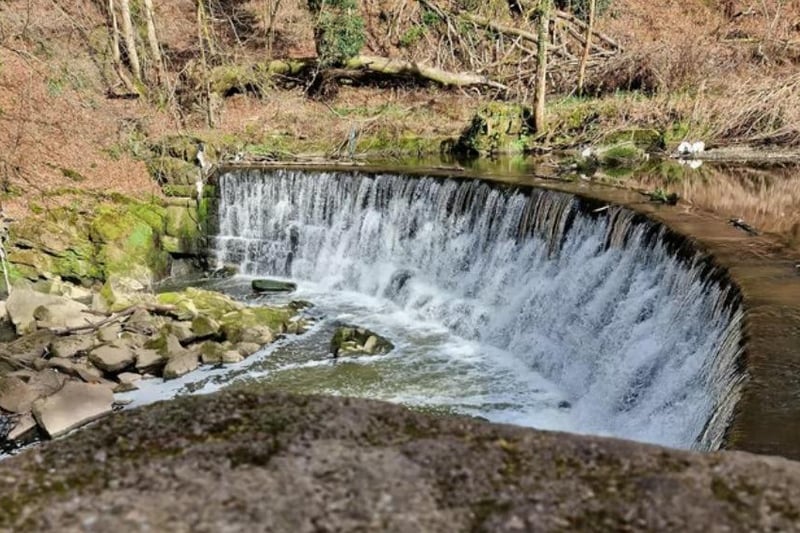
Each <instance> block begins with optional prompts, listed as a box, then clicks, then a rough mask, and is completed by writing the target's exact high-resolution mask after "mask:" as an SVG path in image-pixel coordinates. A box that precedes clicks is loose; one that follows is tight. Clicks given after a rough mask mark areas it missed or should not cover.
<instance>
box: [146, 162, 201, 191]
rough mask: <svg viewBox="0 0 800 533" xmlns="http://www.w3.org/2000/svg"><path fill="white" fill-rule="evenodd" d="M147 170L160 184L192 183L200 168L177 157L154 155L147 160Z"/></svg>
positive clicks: (195, 179)
mask: <svg viewBox="0 0 800 533" xmlns="http://www.w3.org/2000/svg"><path fill="white" fill-rule="evenodd" d="M147 170H148V171H149V172H150V175H151V176H152V177H153V179H155V180H156V181H157V182H158V183H159V184H160V185H167V184H169V185H194V183H195V182H196V181H197V178H198V176H199V175H200V174H199V173H200V169H199V168H198V167H196V166H195V165H194V164H193V163H189V162H187V161H184V160H183V159H178V158H177V157H169V156H162V157H154V158H152V159H150V160H149V161H147Z"/></svg>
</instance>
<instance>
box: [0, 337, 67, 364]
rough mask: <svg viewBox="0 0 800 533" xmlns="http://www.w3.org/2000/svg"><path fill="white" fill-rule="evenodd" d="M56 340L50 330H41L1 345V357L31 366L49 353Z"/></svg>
mask: <svg viewBox="0 0 800 533" xmlns="http://www.w3.org/2000/svg"><path fill="white" fill-rule="evenodd" d="M55 339H56V336H55V335H53V333H52V332H51V331H50V330H46V329H41V330H39V331H36V332H34V333H31V334H29V335H24V336H22V337H20V338H18V339H16V340H14V341H12V342H9V343H0V355H3V356H4V357H6V358H7V359H8V360H10V361H15V362H19V363H20V364H21V365H22V366H31V365H32V364H33V363H34V361H35V360H36V359H37V358H40V357H42V356H43V355H44V354H45V353H47V350H48V347H49V346H50V344H51V343H52V342H53V340H55ZM0 369H2V367H1V366H0Z"/></svg>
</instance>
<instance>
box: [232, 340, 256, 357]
mask: <svg viewBox="0 0 800 533" xmlns="http://www.w3.org/2000/svg"><path fill="white" fill-rule="evenodd" d="M260 349H261V345H259V344H257V343H255V342H240V343H239V344H237V345H236V350H237V351H238V352H239V353H240V354H242V356H243V357H249V356H251V355H253V354H254V353H256V352H257V351H258V350H260Z"/></svg>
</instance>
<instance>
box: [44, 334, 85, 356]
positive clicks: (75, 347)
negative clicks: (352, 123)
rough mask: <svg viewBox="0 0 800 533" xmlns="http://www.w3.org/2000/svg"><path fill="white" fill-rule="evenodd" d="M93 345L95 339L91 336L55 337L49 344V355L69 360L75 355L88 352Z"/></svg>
mask: <svg viewBox="0 0 800 533" xmlns="http://www.w3.org/2000/svg"><path fill="white" fill-rule="evenodd" d="M94 344H95V339H94V338H93V337H92V336H91V335H69V336H66V337H56V338H55V339H53V342H51V343H50V353H51V354H52V355H53V356H55V357H63V358H66V359H69V358H70V357H75V356H76V355H79V354H82V353H84V352H87V351H89V350H90V349H91V348H92V346H94Z"/></svg>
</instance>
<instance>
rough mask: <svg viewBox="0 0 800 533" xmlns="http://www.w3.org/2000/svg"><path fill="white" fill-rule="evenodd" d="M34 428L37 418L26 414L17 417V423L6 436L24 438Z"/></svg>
mask: <svg viewBox="0 0 800 533" xmlns="http://www.w3.org/2000/svg"><path fill="white" fill-rule="evenodd" d="M34 429H36V419H34V418H33V415H31V414H26V415H23V416H21V417H19V419H17V422H16V424H14V427H13V428H11V431H9V432H8V436H7V437H6V438H7V439H8V440H15V441H19V440H22V439H24V438H25V437H26V436H27V435H28V434H29V433H30V432H32V431H33V430H34Z"/></svg>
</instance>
